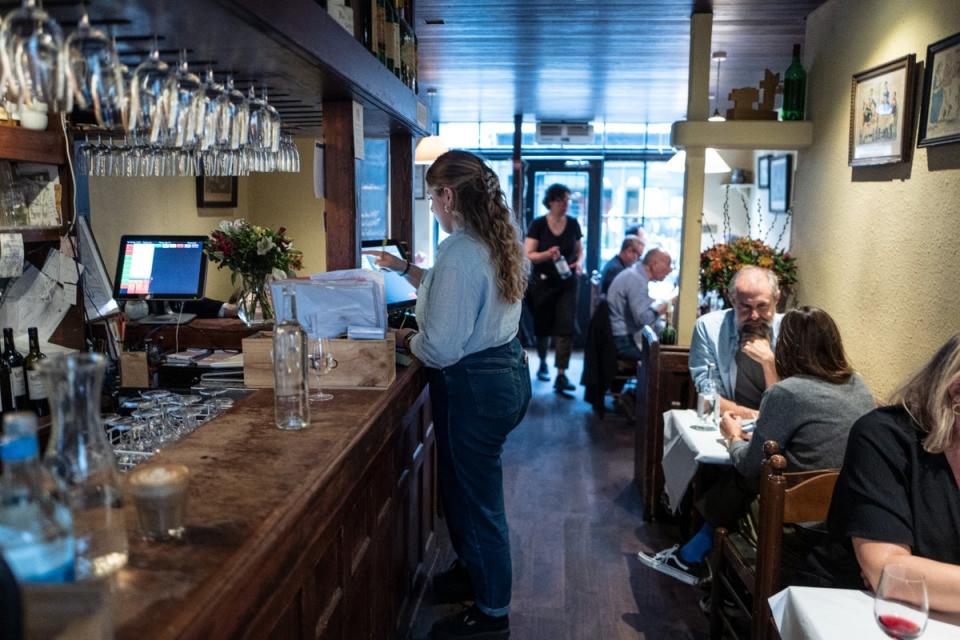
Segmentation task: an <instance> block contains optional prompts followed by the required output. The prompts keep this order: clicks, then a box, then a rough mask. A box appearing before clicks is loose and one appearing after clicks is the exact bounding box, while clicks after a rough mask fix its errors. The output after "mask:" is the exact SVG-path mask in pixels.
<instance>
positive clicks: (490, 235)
mask: <svg viewBox="0 0 960 640" xmlns="http://www.w3.org/2000/svg"><path fill="white" fill-rule="evenodd" d="M426 178H427V185H428V187H429V190H430V198H431V201H432V203H431V209H432V210H433V214H434V215H435V216H436V218H437V221H438V222H439V223H440V227H441V228H442V229H443V230H444V231H445V232H447V233H449V234H451V235H450V237H448V238H447V239H446V240H444V241H443V242H442V243H441V244H440V246H439V247H438V249H437V259H436V263H435V264H434V266H433V268H432V269H430V270H421V269H420V268H419V267H416V266H413V265H411V264H409V263H408V262H404V261H403V260H400V259H398V258H396V257H393V256H391V255H389V254H386V253H381V252H367V253H372V254H375V255H377V256H378V259H379V263H380V264H381V265H382V266H385V267H388V268H391V269H395V270H396V271H398V272H401V273H403V275H404V276H405V277H406V278H407V279H408V280H410V282H411V283H413V284H414V285H415V286H417V287H418V290H417V309H416V311H417V323H418V325H419V332H416V331H410V330H401V332H400V333H399V335H398V339H399V340H401V341H402V343H403V345H404V346H405V347H406V348H407V349H408V350H409V351H410V352H411V353H412V354H413V355H414V356H416V357H417V359H419V360H420V361H421V362H423V363H424V364H425V365H426V366H427V367H428V374H429V380H430V400H431V403H432V405H433V420H434V428H435V429H436V434H437V448H438V480H439V485H440V497H441V500H442V503H443V510H444V513H445V514H446V520H447V528H448V529H449V531H450V540H451V542H452V544H453V548H454V551H456V554H457V561H456V562H455V563H454V565H453V566H452V567H451V568H450V569H449V570H448V571H446V572H444V573H443V574H441V575H439V576H436V577H435V578H434V590H435V591H437V592H438V594H437V595H438V596H440V597H441V598H444V597H446V598H447V599H464V600H466V599H472V600H474V605H473V606H472V607H470V608H468V609H466V610H465V611H463V612H461V613H459V614H456V615H453V616H449V617H447V618H443V619H441V620H439V621H438V622H437V623H436V624H435V625H434V627H433V630H432V631H431V638H433V639H434V640H445V639H447V638H485V639H487V638H489V639H494V638H509V636H510V623H509V619H508V617H507V614H508V612H509V606H510V592H511V578H512V570H511V565H510V542H509V537H508V531H507V520H506V514H505V512H504V504H503V476H502V471H501V462H500V453H501V451H502V448H503V443H504V441H505V440H506V438H507V434H509V433H510V431H512V430H513V428H514V427H516V426H517V424H518V423H519V422H520V420H521V419H522V418H523V415H524V413H525V412H526V409H527V404H528V403H529V401H530V373H529V370H528V368H527V359H526V355H525V353H524V352H523V349H522V348H521V347H520V342H519V340H517V337H516V336H517V328H518V325H519V322H520V308H521V299H522V298H523V294H524V289H525V287H526V276H525V274H526V266H525V264H524V256H523V250H522V247H521V245H520V240H519V233H518V229H517V227H516V226H515V224H514V223H513V217H512V215H511V213H510V210H509V209H508V208H507V204H506V199H505V197H504V195H503V191H502V190H501V189H500V182H499V180H498V179H497V175H496V174H495V173H494V172H493V171H492V170H491V169H490V168H489V167H487V166H486V165H485V164H484V163H483V161H482V160H481V159H480V158H478V157H477V156H475V155H473V154H471V153H467V152H465V151H450V152H448V153H445V154H443V155H442V156H440V157H439V158H437V160H436V162H434V163H433V165H432V166H431V167H430V169H429V170H428V171H427V176H426Z"/></svg>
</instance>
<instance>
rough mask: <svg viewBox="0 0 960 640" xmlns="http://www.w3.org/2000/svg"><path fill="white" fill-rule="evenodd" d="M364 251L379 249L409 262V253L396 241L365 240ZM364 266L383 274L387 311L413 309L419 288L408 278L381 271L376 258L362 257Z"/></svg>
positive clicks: (393, 272) (362, 244)
mask: <svg viewBox="0 0 960 640" xmlns="http://www.w3.org/2000/svg"><path fill="white" fill-rule="evenodd" d="M361 246H362V248H364V249H378V250H380V251H386V252H387V253H390V254H393V255H395V256H396V257H398V258H400V259H401V260H407V259H408V258H407V252H406V251H405V250H404V249H403V246H402V245H401V244H400V243H399V242H397V241H396V240H364V241H363V242H362V243H361ZM360 257H361V258H362V260H361V262H362V266H363V268H364V269H366V270H367V271H380V272H381V273H383V289H384V293H385V294H386V298H387V309H389V310H394V309H402V308H404V307H412V306H413V305H415V304H416V303H417V288H416V287H414V286H413V285H412V284H410V283H409V282H408V281H407V279H406V278H404V277H403V276H401V275H400V274H399V273H396V272H395V271H389V270H385V269H379V268H378V267H377V264H376V258H375V257H374V256H368V255H361V256H360Z"/></svg>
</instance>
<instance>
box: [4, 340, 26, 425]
mask: <svg viewBox="0 0 960 640" xmlns="http://www.w3.org/2000/svg"><path fill="white" fill-rule="evenodd" d="M3 361H4V364H5V368H8V369H9V380H10V396H11V398H12V402H11V404H10V407H7V405H6V402H4V405H3V407H4V409H17V410H19V411H25V410H26V409H27V408H28V407H27V400H28V398H27V384H26V381H25V380H24V372H23V356H22V355H21V354H20V352H19V351H17V346H16V345H15V344H14V343H13V329H11V328H10V327H7V328H5V329H4V330H3Z"/></svg>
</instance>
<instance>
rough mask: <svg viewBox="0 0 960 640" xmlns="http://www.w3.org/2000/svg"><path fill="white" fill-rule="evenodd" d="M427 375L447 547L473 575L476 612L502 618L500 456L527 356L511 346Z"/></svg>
mask: <svg viewBox="0 0 960 640" xmlns="http://www.w3.org/2000/svg"><path fill="white" fill-rule="evenodd" d="M428 372H429V379H430V401H431V403H432V405H433V423H434V428H435V430H436V435H437V454H438V456H437V458H438V460H437V475H438V482H439V485H440V500H441V502H442V504H443V510H444V514H445V515H446V520H447V528H448V529H449V530H450V541H451V543H452V544H453V549H454V551H456V553H457V556H458V557H459V558H460V560H461V561H462V562H463V563H464V565H466V567H467V570H468V571H469V573H470V581H471V582H472V583H473V588H474V591H475V592H476V595H477V599H476V605H477V607H478V608H479V609H480V610H481V611H483V612H484V613H486V614H487V615H491V616H504V615H507V613H508V612H509V610H510V592H511V583H512V580H513V571H512V568H511V565H510V538H509V534H508V530H507V516H506V513H505V510H504V506H503V472H502V468H501V462H500V454H501V452H502V451H503V443H504V442H505V441H506V439H507V434H509V433H510V432H511V431H513V428H514V427H516V426H517V425H518V424H519V423H520V421H521V420H522V419H523V415H524V414H525V413H526V411H527V405H528V404H529V403H530V371H529V368H528V367H527V357H526V354H525V353H524V352H523V349H522V348H521V347H520V341H519V340H517V339H514V340H512V341H510V342H509V343H507V344H505V345H503V346H500V347H493V348H491V349H486V350H484V351H480V352H478V353H473V354H470V355H469V356H466V357H465V358H463V359H462V360H460V362H458V363H456V364H454V365H451V366H449V367H446V368H444V369H429V370H428Z"/></svg>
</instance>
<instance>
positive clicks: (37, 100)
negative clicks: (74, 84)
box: [3, 0, 73, 111]
mask: <svg viewBox="0 0 960 640" xmlns="http://www.w3.org/2000/svg"><path fill="white" fill-rule="evenodd" d="M3 31H4V36H3V39H4V44H5V47H6V49H7V51H6V58H7V61H8V64H10V65H12V67H11V68H12V73H13V75H14V78H15V79H16V82H17V85H18V88H19V91H18V98H19V102H20V105H21V106H23V107H27V108H34V106H35V105H38V104H45V105H47V108H48V109H50V110H51V111H69V110H70V108H71V107H72V102H73V100H72V96H71V95H70V91H68V90H67V89H68V81H67V74H68V70H67V63H66V60H65V57H66V56H65V54H64V51H65V49H64V48H63V31H62V30H61V29H60V25H58V24H57V22H56V21H55V20H54V19H53V18H51V17H50V15H49V14H48V13H47V12H46V11H44V10H43V9H42V8H41V7H39V6H38V4H37V0H23V5H22V6H21V7H20V8H19V9H14V10H13V11H11V12H10V13H9V14H7V17H6V19H5V20H4V22H3Z"/></svg>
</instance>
